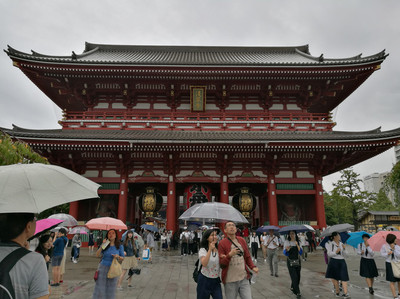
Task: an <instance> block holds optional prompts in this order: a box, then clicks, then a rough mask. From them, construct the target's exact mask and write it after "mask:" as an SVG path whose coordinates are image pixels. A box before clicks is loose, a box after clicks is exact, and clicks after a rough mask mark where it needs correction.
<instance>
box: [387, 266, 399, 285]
mask: <svg viewBox="0 0 400 299" xmlns="http://www.w3.org/2000/svg"><path fill="white" fill-rule="evenodd" d="M385 264H386V280H387V281H390V282H398V281H400V278H397V277H394V275H393V270H392V264H391V263H388V262H386V263H385Z"/></svg>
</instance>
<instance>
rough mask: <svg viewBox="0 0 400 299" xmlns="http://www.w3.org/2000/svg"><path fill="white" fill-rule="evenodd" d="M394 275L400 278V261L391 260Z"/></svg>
mask: <svg viewBox="0 0 400 299" xmlns="http://www.w3.org/2000/svg"><path fill="white" fill-rule="evenodd" d="M391 264H392V272H393V276H394V277H396V278H400V261H391Z"/></svg>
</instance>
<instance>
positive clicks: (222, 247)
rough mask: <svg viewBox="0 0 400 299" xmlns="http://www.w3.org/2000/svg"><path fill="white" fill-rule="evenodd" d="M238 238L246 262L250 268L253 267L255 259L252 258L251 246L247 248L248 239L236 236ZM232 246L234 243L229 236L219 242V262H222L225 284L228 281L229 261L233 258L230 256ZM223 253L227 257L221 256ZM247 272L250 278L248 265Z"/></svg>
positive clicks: (222, 277)
mask: <svg viewBox="0 0 400 299" xmlns="http://www.w3.org/2000/svg"><path fill="white" fill-rule="evenodd" d="M236 239H237V240H238V242H239V243H240V245H241V246H242V248H243V251H244V254H243V257H244V263H245V264H246V265H247V266H248V267H249V268H250V269H253V268H254V267H255V266H254V264H253V261H252V260H251V256H250V252H249V248H247V244H246V241H245V240H244V239H243V238H242V237H236ZM231 246H232V243H231V241H229V239H228V238H225V239H222V240H221V241H220V242H219V243H218V254H219V263H220V265H221V269H222V273H221V280H222V283H224V284H225V281H226V273H227V272H228V268H229V262H230V261H231V258H230V257H229V256H228V253H229V252H230V251H231ZM222 255H225V257H224V258H222V257H221V256H222ZM246 272H247V279H250V272H249V270H248V269H247V267H246Z"/></svg>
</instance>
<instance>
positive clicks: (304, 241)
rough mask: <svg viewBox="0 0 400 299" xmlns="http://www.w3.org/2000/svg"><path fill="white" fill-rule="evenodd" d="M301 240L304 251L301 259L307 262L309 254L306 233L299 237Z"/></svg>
mask: <svg viewBox="0 0 400 299" xmlns="http://www.w3.org/2000/svg"><path fill="white" fill-rule="evenodd" d="M299 240H300V246H301V248H302V249H303V253H302V254H301V257H302V259H303V261H306V260H307V253H308V241H307V239H306V236H305V234H304V233H301V234H300V235H299Z"/></svg>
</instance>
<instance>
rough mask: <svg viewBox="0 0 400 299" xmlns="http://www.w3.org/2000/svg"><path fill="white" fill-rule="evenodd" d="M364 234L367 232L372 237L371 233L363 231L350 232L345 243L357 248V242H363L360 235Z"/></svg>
mask: <svg viewBox="0 0 400 299" xmlns="http://www.w3.org/2000/svg"><path fill="white" fill-rule="evenodd" d="M364 234H367V235H368V236H370V237H372V235H371V234H369V233H367V232H365V231H361V232H354V233H350V238H349V239H348V240H347V244H349V245H350V246H353V247H354V248H357V246H358V244H360V243H363V242H364V240H363V239H362V235H364Z"/></svg>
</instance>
